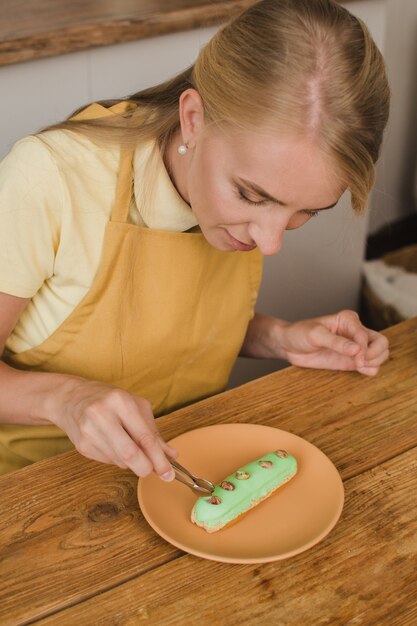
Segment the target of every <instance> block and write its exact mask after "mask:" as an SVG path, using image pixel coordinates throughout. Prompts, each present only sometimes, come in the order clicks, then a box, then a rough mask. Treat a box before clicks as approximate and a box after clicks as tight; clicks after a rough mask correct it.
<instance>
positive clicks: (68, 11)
mask: <svg viewBox="0 0 417 626" xmlns="http://www.w3.org/2000/svg"><path fill="white" fill-rule="evenodd" d="M253 2H254V0H141V1H140V2H138V0H118V2H102V1H101V0H61V1H60V2H56V0H3V1H2V6H1V20H0V65H7V64H11V63H19V62H21V61H29V60H31V59H36V58H41V57H47V56H55V55H58V54H64V53H68V52H73V51H76V50H83V49H86V48H92V47H96V46H103V45H109V44H114V43H120V42H126V41H132V40H136V39H142V38H145V37H155V36H156V35H161V34H164V33H170V32H176V31H181V30H188V29H192V28H199V27H207V26H211V25H214V24H218V23H220V22H223V21H226V20H227V19H230V18H231V17H233V16H234V15H236V14H237V13H238V12H239V11H240V10H242V9H244V8H246V7H247V6H249V5H250V4H253Z"/></svg>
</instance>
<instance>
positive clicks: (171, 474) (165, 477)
mask: <svg viewBox="0 0 417 626" xmlns="http://www.w3.org/2000/svg"><path fill="white" fill-rule="evenodd" d="M161 478H162V480H166V481H167V482H169V481H171V480H174V478H175V473H174V470H169V471H168V472H165V474H161Z"/></svg>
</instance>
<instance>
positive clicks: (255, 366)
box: [0, 0, 417, 386]
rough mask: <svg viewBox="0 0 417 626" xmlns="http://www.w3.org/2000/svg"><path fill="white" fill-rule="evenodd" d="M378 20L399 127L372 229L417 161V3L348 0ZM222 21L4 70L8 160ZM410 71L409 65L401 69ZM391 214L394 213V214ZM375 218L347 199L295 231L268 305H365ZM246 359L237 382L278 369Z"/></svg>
mask: <svg viewBox="0 0 417 626" xmlns="http://www.w3.org/2000/svg"><path fill="white" fill-rule="evenodd" d="M345 6H346V7H347V8H348V9H349V10H351V11H352V12H353V13H355V14H357V15H358V16H360V17H361V18H362V19H364V21H365V22H366V23H367V24H368V26H369V27H370V29H371V32H372V34H373V36H374V38H375V40H376V42H377V44H378V45H379V47H380V49H381V50H382V52H383V53H384V55H386V56H387V57H388V58H387V63H388V67H389V70H390V74H391V81H392V85H393V91H394V94H393V115H392V122H391V126H390V134H389V136H388V137H387V142H386V145H385V148H384V153H383V158H382V167H380V169H379V176H378V183H377V191H376V192H375V193H374V195H373V200H372V213H371V228H376V227H377V225H378V224H379V222H380V221H381V219H390V220H392V219H394V218H395V217H396V216H397V215H399V214H400V213H402V212H403V211H404V208H403V207H404V205H403V203H402V199H403V196H404V195H407V193H409V191H408V190H409V187H410V179H411V176H410V175H411V171H412V169H413V167H414V163H415V160H416V156H415V155H416V149H415V148H416V146H415V142H416V139H417V133H416V116H415V113H416V110H415V109H416V107H415V104H416V87H415V84H414V83H415V80H414V83H413V81H412V79H413V78H416V76H415V60H416V54H415V53H416V46H415V44H416V37H415V30H416V14H417V2H416V0H400V1H399V0H357V1H354V2H348V3H346V5H345ZM215 31H216V28H215V27H212V28H207V29H199V30H194V31H187V32H182V33H174V34H170V35H164V36H160V37H156V38H154V39H145V40H140V41H135V42H130V43H126V44H118V45H114V46H108V47H104V48H96V49H91V50H86V51H82V52H78V53H73V54H68V55H62V56H59V57H51V58H47V59H39V60H36V61H31V62H28V63H22V64H17V65H10V66H6V67H0V90H1V94H2V97H1V98H0V120H2V122H1V124H2V126H1V129H0V131H1V132H0V157H1V156H2V155H4V154H5V153H6V152H7V151H8V149H9V148H10V147H11V146H12V144H13V143H14V142H15V141H16V140H17V139H19V138H20V137H23V136H25V135H27V134H30V133H34V132H36V131H37V130H39V129H41V128H42V127H44V126H46V125H48V124H51V123H53V122H56V121H59V120H61V119H64V118H65V117H67V116H68V115H69V114H70V113H71V112H72V111H73V110H74V109H76V108H78V107H79V106H81V105H83V104H86V103H88V102H91V101H93V100H98V99H104V98H109V97H110V98H113V97H118V96H124V95H127V94H129V93H131V92H133V91H137V90H139V89H141V88H144V87H147V86H149V85H152V84H155V83H157V82H160V81H162V80H164V79H166V78H167V77H169V76H172V75H173V74H174V73H176V72H177V71H179V70H181V69H183V68H184V67H186V66H187V65H188V64H190V63H192V62H193V60H194V59H195V56H196V55H197V53H198V50H199V48H200V47H201V46H202V45H203V44H204V43H205V42H206V41H207V40H208V39H209V38H210V37H211V36H212V34H213V33H214V32H215ZM399 70H401V71H399ZM382 216H385V217H384V218H383V217H382ZM367 232H368V218H367V217H365V218H356V217H354V216H353V215H352V212H351V211H350V209H349V207H348V198H347V197H344V198H343V199H342V200H341V202H340V203H339V205H338V206H337V207H336V209H334V210H332V211H329V212H327V213H326V214H325V215H321V216H320V217H318V218H317V219H315V220H312V221H311V222H310V223H309V224H308V225H306V226H305V227H303V229H301V230H299V231H295V232H288V233H287V234H286V241H285V245H284V249H283V251H282V252H281V253H280V254H279V255H278V256H277V257H273V258H272V257H269V258H267V259H266V260H265V272H264V276H265V278H264V281H263V285H262V289H261V293H260V298H259V310H262V311H264V312H266V313H269V314H272V315H276V316H278V317H282V318H284V319H288V320H296V319H301V318H304V317H308V316H313V315H319V314H323V313H327V312H332V311H336V310H339V309H341V308H347V307H349V308H355V307H356V305H357V300H358V294H359V288H360V274H361V263H362V260H363V251H364V246H365V240H366V236H367ZM280 365H282V364H278V363H277V362H274V363H272V362H268V361H264V362H263V361H256V360H250V359H239V360H238V363H237V364H236V367H235V369H234V372H233V375H232V379H231V385H232V386H233V385H236V384H240V383H242V382H244V381H245V380H248V379H250V378H253V377H256V376H260V375H262V374H264V373H267V372H268V371H272V370H273V369H276V367H277V366H280Z"/></svg>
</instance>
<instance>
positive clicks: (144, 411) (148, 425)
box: [123, 398, 176, 481]
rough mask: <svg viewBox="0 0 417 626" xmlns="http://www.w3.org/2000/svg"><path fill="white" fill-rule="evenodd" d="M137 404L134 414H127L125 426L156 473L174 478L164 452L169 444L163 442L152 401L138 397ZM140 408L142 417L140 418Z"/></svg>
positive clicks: (163, 477)
mask: <svg viewBox="0 0 417 626" xmlns="http://www.w3.org/2000/svg"><path fill="white" fill-rule="evenodd" d="M135 404H136V406H135V411H134V412H133V414H131V415H127V416H126V419H125V420H124V424H123V426H124V428H126V430H127V431H128V432H129V434H130V435H131V437H132V438H133V439H134V441H135V442H136V444H137V445H138V446H139V448H140V449H141V450H142V451H143V453H144V454H145V455H146V457H147V458H148V459H149V461H150V462H151V464H152V466H153V469H154V470H155V473H156V474H158V476H159V477H160V478H162V479H163V480H166V481H171V480H174V478H175V472H174V469H173V467H172V465H171V463H170V462H169V460H168V459H167V457H166V455H165V452H164V446H166V445H167V444H165V443H164V442H163V440H162V438H161V435H160V433H159V431H158V429H157V426H156V424H155V419H154V417H153V414H152V408H151V405H150V403H149V402H147V401H145V400H143V399H142V398H136V403H135ZM138 408H139V411H140V418H141V419H138ZM172 452H173V456H175V454H176V451H175V450H174V449H172Z"/></svg>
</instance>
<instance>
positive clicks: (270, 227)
mask: <svg viewBox="0 0 417 626" xmlns="http://www.w3.org/2000/svg"><path fill="white" fill-rule="evenodd" d="M179 158H183V157H181V156H180V157H179ZM186 158H187V159H188V164H187V168H186V170H185V179H184V195H185V196H186V200H187V201H188V202H189V204H190V206H191V207H192V210H193V212H194V213H195V215H196V218H197V220H198V223H199V225H200V228H201V230H202V233H203V234H204V236H205V238H206V239H207V241H208V242H209V243H210V244H211V245H212V246H214V247H215V248H217V249H218V250H223V251H228V252H231V251H236V250H240V251H247V250H252V249H253V248H254V247H258V248H259V250H260V251H261V253H262V254H263V255H272V254H276V253H277V252H279V250H280V248H281V245H282V241H283V236H284V231H285V230H291V229H294V228H300V226H302V225H303V224H305V223H306V222H308V220H310V219H311V218H312V217H316V216H318V215H319V214H320V212H321V211H323V210H325V209H329V208H331V207H333V206H334V205H335V204H336V203H337V201H338V200H339V198H340V195H341V193H342V191H343V188H342V185H341V184H340V183H339V181H338V180H337V178H336V177H335V176H334V174H333V172H332V171H331V169H330V168H329V167H328V166H327V165H326V163H325V161H324V159H323V156H322V154H321V153H320V151H319V149H318V148H317V146H315V145H314V143H312V142H311V141H310V140H308V139H305V138H295V137H291V136H286V137H273V136H270V135H262V134H255V133H252V132H246V131H245V132H243V131H242V132H239V133H236V134H234V135H232V136H230V135H228V136H221V135H219V134H214V133H210V132H208V131H207V130H206V129H205V130H203V131H201V132H200V133H199V134H198V136H197V137H196V141H195V145H194V147H193V148H192V149H190V150H189V151H188V152H187V155H186Z"/></svg>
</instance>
